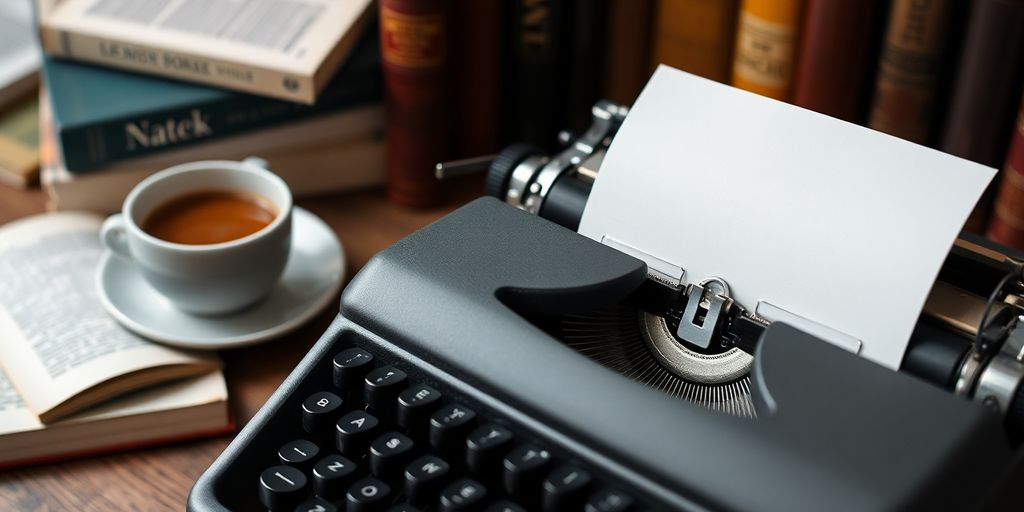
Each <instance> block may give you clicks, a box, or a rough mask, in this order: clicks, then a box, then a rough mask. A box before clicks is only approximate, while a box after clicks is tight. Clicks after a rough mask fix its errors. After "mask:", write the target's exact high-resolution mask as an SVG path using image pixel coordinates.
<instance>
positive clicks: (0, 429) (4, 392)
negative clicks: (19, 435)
mask: <svg viewBox="0 0 1024 512" xmlns="http://www.w3.org/2000/svg"><path fill="white" fill-rule="evenodd" d="M40 427H42V423H40V422H39V418H38V417H36V415H35V414H32V411H30V410H28V407H25V402H24V401H23V400H22V399H21V395H19V394H18V390H17V389H14V385H12V384H11V381H10V380H9V379H8V378H7V374H6V373H4V371H3V370H2V369H0V436H2V435H4V434H9V433H12V432H23V431H26V430H32V429H36V428H40Z"/></svg>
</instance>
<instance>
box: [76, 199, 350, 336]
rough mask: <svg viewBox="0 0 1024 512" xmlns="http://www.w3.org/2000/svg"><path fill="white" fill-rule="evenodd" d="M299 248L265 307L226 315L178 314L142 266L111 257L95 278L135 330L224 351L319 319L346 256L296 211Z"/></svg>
mask: <svg viewBox="0 0 1024 512" xmlns="http://www.w3.org/2000/svg"><path fill="white" fill-rule="evenodd" d="M293 222H294V224H293V225H292V250H291V254H290V255H289V257H288V264H287V266H286V267H285V269H284V275H283V276H282V277H281V281H280V282H278V283H277V286H276V287H275V288H274V290H273V291H271V292H270V295H268V296H267V298H265V299H264V300H263V301H261V302H259V303H258V304H256V305H254V306H252V307H250V308H248V309H246V310H244V311H241V312H239V313H235V314H232V315H227V316H216V317H202V316H195V315H190V314H188V313H184V312H182V311H180V310H178V309H177V308H175V307H174V306H173V305H171V303H170V302H169V301H168V300H167V299H165V298H164V297H163V296H162V295H160V293H159V292H157V291H156V290H154V289H153V288H152V287H151V286H150V285H149V283H147V282H146V281H145V280H144V279H143V277H142V274H141V273H139V272H138V270H137V269H136V268H135V266H134V265H133V264H132V263H131V262H130V261H127V260H125V259H123V258H121V257H118V256H115V255H113V254H112V253H111V252H110V251H107V252H106V253H104V254H103V256H102V257H101V259H100V264H99V268H98V269H97V272H96V287H97V289H98V290H97V291H98V292H99V296H100V301H102V302H103V307H104V308H105V309H106V310H107V312H108V313H110V315H111V316H113V317H114V318H115V319H116V320H117V321H118V322H120V323H121V325H123V326H124V327H126V328H127V329H128V330H130V331H133V332H135V333H136V334H139V335H141V336H143V337H146V338H149V339H151V340H154V341H159V342H161V343H166V344H168V345H174V346H178V347H184V348H197V349H208V350H213V349H223V348H234V347H240V346H244V345H251V344H255V343H259V342H261V341H266V340H268V339H271V338H274V337H277V336H280V335H282V334H284V333H286V332H288V331H291V330H292V329H295V328H296V327H298V326H300V325H302V323H303V322H305V321H306V320H309V319H310V318H311V317H313V316H314V315H316V314H317V313H319V312H320V311H321V310H322V309H323V308H324V306H326V305H327V303H328V302H330V301H331V299H333V298H334V297H335V295H336V294H337V292H338V289H340V288H341V284H342V280H343V279H344V277H345V253H344V251H343V250H342V247H341V242H339V241H338V238H337V237H336V236H334V232H333V231H331V228H330V227H328V226H327V224H325V223H324V221H322V220H320V218H319V217H317V216H316V215H313V214H312V213H310V212H309V211H307V210H304V209H302V208H298V207H296V208H295V209H294V210H293Z"/></svg>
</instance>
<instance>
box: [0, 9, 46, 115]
mask: <svg viewBox="0 0 1024 512" xmlns="http://www.w3.org/2000/svg"><path fill="white" fill-rule="evenodd" d="M39 63H40V53H39V45H38V43H37V41H36V34H35V29H34V23H33V21H32V2H31V0H4V1H3V2H0V107H3V106H5V105H7V104H8V103H10V102H11V101H13V100H16V99H19V98H21V97H23V96H25V95H27V94H29V93H30V92H31V91H32V90H33V89H34V88H35V87H36V85H37V84H38V83H39V82H38V73H39Z"/></svg>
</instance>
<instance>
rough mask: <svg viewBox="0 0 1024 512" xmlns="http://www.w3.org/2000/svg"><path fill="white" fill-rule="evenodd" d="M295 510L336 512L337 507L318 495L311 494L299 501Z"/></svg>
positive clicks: (302, 511)
mask: <svg viewBox="0 0 1024 512" xmlns="http://www.w3.org/2000/svg"><path fill="white" fill-rule="evenodd" d="M295 512H338V507H335V506H334V504H333V503H331V502H329V501H327V500H325V499H323V498H321V497H319V496H313V497H312V498H310V499H308V500H306V501H303V502H302V503H299V506H297V507H295Z"/></svg>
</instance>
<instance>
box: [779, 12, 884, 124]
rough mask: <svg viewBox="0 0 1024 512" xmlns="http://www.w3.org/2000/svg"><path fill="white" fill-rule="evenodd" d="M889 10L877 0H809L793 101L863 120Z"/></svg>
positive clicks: (831, 114)
mask: <svg viewBox="0 0 1024 512" xmlns="http://www.w3.org/2000/svg"><path fill="white" fill-rule="evenodd" d="M879 14H883V10H882V9H881V6H880V5H879V2H878V1H877V0H807V9H806V12H805V13H804V22H803V31H802V34H801V36H800V51H799V56H798V59H797V66H796V71H795V72H794V73H793V103H794V104H796V105H799V106H801V107H804V108H807V109H811V110H814V111H816V112H821V113H822V114H826V115H830V116H832V117H837V118H839V119H842V120H844V121H850V122H851V123H859V122H861V121H862V120H863V117H864V111H865V106H866V104H867V95H868V84H870V83H871V80H870V79H871V75H872V72H873V71H874V68H873V67H872V66H870V64H872V63H873V62H874V54H875V48H876V47H877V45H876V41H878V37H877V35H878V32H879V28H880V27H881V23H880V22H881V19H880V17H879V16H878V15H879Z"/></svg>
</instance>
